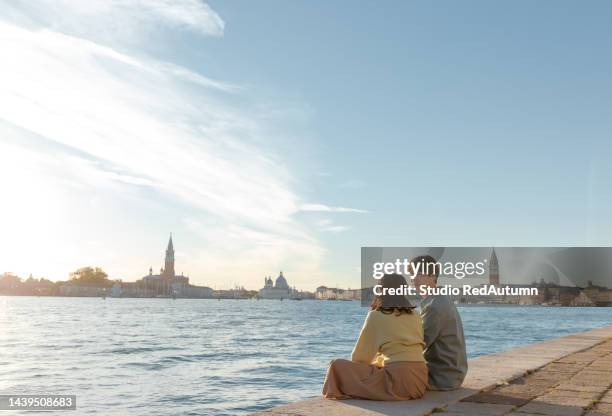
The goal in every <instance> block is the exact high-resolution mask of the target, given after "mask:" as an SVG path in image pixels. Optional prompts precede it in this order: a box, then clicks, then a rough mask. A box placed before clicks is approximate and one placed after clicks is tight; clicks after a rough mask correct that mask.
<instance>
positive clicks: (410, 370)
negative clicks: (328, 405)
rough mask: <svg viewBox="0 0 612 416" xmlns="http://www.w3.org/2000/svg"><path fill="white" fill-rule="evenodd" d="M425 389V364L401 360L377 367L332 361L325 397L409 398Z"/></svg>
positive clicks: (324, 391)
mask: <svg viewBox="0 0 612 416" xmlns="http://www.w3.org/2000/svg"><path fill="white" fill-rule="evenodd" d="M425 390H427V364H425V362H409V361H400V362H395V363H390V364H387V365H386V366H384V367H377V366H375V365H372V364H363V363H356V362H353V361H349V360H342V359H340V360H333V361H332V362H331V363H330V364H329V368H328V369H327V376H326V377H325V384H324V385H323V397H325V398H326V399H368V400H385V401H387V400H411V399H419V398H421V397H422V396H423V394H425Z"/></svg>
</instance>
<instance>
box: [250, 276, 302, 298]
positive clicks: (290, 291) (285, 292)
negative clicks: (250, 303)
mask: <svg viewBox="0 0 612 416" xmlns="http://www.w3.org/2000/svg"><path fill="white" fill-rule="evenodd" d="M298 293H299V292H298V291H297V290H296V289H295V288H291V287H289V283H287V279H285V276H283V272H280V274H279V275H278V277H277V278H276V281H275V282H274V283H272V278H271V277H269V276H268V277H266V278H265V279H264V287H263V288H261V289H259V297H260V298H262V299H295V298H297V297H298Z"/></svg>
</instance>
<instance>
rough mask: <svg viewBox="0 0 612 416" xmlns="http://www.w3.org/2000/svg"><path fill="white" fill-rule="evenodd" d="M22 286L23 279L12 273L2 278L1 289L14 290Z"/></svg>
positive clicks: (5, 274)
mask: <svg viewBox="0 0 612 416" xmlns="http://www.w3.org/2000/svg"><path fill="white" fill-rule="evenodd" d="M21 284H22V282H21V279H20V278H19V277H18V276H15V275H14V274H12V273H4V274H2V275H1V276H0V288H4V289H14V288H16V287H19V286H21Z"/></svg>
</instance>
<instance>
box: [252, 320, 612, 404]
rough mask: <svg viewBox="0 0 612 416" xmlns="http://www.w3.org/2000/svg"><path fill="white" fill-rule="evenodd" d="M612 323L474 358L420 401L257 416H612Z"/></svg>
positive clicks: (342, 401) (363, 401) (310, 402)
mask: <svg viewBox="0 0 612 416" xmlns="http://www.w3.org/2000/svg"><path fill="white" fill-rule="evenodd" d="M611 387H612V326H608V327H605V328H600V329H596V330H593V331H588V332H582V333H577V334H572V335H568V336H565V337H561V338H557V339H554V340H549V341H544V342H541V343H537V344H532V345H528V346H525V347H520V348H514V349H511V350H508V351H504V352H500V353H495V354H491V355H487V356H483V357H478V358H475V359H472V360H470V362H469V371H468V375H467V377H466V380H465V382H464V386H463V387H462V388H461V389H459V390H455V391H451V392H427V394H426V395H425V397H424V398H423V399H421V400H411V401H406V402H376V401H367V400H323V399H322V398H315V399H310V400H304V401H301V402H297V403H293V404H289V405H285V406H280V407H276V408H273V409H270V410H266V411H263V412H260V413H256V415H258V416H427V415H434V416H467V415H470V416H483V415H514V416H529V415H546V416H604V415H606V416H612V390H611Z"/></svg>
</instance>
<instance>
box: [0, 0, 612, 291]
mask: <svg viewBox="0 0 612 416" xmlns="http://www.w3.org/2000/svg"><path fill="white" fill-rule="evenodd" d="M611 17H612V4H610V3H609V2H606V1H592V2H589V3H587V4H585V3H579V2H569V1H554V2H553V1H541V2H527V1H516V2H505V3H491V2H487V1H465V2H443V3H430V2H401V1H389V2H385V3H382V4H377V6H376V7H372V6H371V5H370V4H365V3H360V2H349V1H335V2H331V3H329V2H306V1H295V2H283V1H270V0H266V1H258V2H221V1H208V2H202V1H199V0H174V1H170V0H149V1H137V0H90V1H87V2H81V1H78V0H33V1H19V0H18V1H12V2H5V3H3V4H2V5H0V50H1V51H2V53H3V56H4V59H3V64H2V71H1V72H0V189H2V195H3V198H2V203H1V204H0V232H1V233H2V238H1V239H0V273H2V272H5V271H6V272H13V273H16V274H18V275H21V276H26V277H27V276H28V275H29V274H30V273H32V274H33V275H34V276H36V277H46V278H50V279H52V280H63V279H66V278H67V277H68V274H69V273H70V272H71V271H74V270H76V269H77V268H79V267H82V266H99V267H102V268H103V269H104V270H105V271H107V272H108V274H109V277H111V278H113V279H123V280H125V281H134V280H136V279H139V278H140V277H142V276H144V275H145V274H146V273H147V272H148V269H149V267H151V266H152V267H153V269H154V270H158V269H159V267H161V265H162V264H163V250H164V249H165V244H166V242H167V239H168V236H169V234H170V233H171V232H172V233H173V238H174V243H175V249H176V267H177V269H176V272H177V273H179V274H180V273H181V272H184V273H185V274H186V275H189V276H190V278H191V281H192V282H193V283H195V284H205V285H208V286H211V287H215V286H216V287H217V288H224V287H229V286H231V285H233V284H240V285H244V286H245V287H248V288H258V287H261V286H262V285H263V282H264V277H265V276H267V275H272V276H276V275H277V273H278V271H279V270H283V272H284V274H285V276H286V277H287V280H288V281H289V284H290V285H291V286H296V287H298V288H301V289H307V290H312V289H314V288H315V287H317V286H319V285H320V284H326V285H329V286H332V287H333V286H339V287H357V286H358V285H359V282H360V271H359V264H360V259H359V255H360V247H361V246H453V245H459V246H463V245H465V246H581V245H590V246H609V245H612V242H611V241H610V238H609V235H611V234H612V222H610V218H609V212H610V211H611V210H612V194H611V193H610V192H609V190H608V188H609V182H610V179H611V178H612V163H610V159H611V156H612V140H611V139H612V137H611V136H612V114H610V109H611V108H612V79H611V78H610V73H612V56H610V53H609V45H610V42H611V41H612V27H611V26H610V24H609V22H610V18H611Z"/></svg>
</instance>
